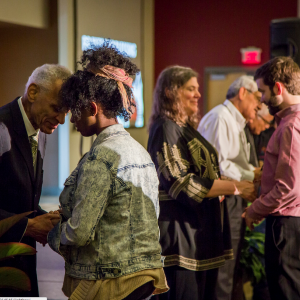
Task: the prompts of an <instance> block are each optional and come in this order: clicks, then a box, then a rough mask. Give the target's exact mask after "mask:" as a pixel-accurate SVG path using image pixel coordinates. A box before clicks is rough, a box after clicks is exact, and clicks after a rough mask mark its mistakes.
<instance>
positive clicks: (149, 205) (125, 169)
mask: <svg viewBox="0 0 300 300" xmlns="http://www.w3.org/2000/svg"><path fill="white" fill-rule="evenodd" d="M81 64H82V66H83V70H79V71H77V72H76V73H75V74H74V75H72V76H71V77H70V78H69V80H67V81H66V82H65V83H64V84H63V86H62V89H61V101H62V104H63V106H65V107H66V108H67V109H69V110H71V113H72V117H71V122H72V123H74V124H75V126H76V128H77V130H78V131H79V132H80V133H81V134H82V135H83V136H92V135H94V134H96V135H97V138H96V140H95V141H94V143H93V145H92V147H91V149H90V151H89V152H87V153H86V154H85V155H84V156H83V157H82V159H81V160H80V161H79V163H78V165H77V167H76V168H75V170H74V171H73V172H72V173H71V175H70V176H69V177H68V178H67V180H66V182H65V188H64V190H63V191H62V193H61V195H60V198H59V201H60V204H61V208H62V211H61V220H60V222H59V223H58V224H57V225H56V226H55V227H54V229H53V230H52V231H51V232H50V233H49V236H48V243H49V245H50V247H51V248H52V249H53V250H54V251H56V252H58V253H59V254H61V255H62V256H63V257H64V259H65V270H66V274H65V279H64V284H63V292H64V293H65V295H66V296H68V297H70V299H85V300H88V299H110V300H113V299H115V300H119V299H126V300H138V299H146V298H147V297H151V295H152V294H153V293H160V292H164V291H167V290H168V287H167V285H166V282H165V275H164V271H163V268H162V267H163V259H162V257H161V246H160V244H159V227H158V220H157V218H158V214H159V205H158V178H157V175H156V170H155V166H154V164H153V162H152V160H151V158H150V156H149V154H148V153H147V151H146V150H145V149H144V148H143V147H142V146H141V145H140V144H139V143H138V142H136V141H135V140H134V139H133V138H132V137H130V135H129V134H128V133H127V132H126V131H125V129H124V128H123V126H122V125H120V124H118V121H117V116H123V117H124V119H125V120H128V119H129V118H130V117H131V115H132V113H133V112H134V106H135V105H134V100H133V93H132V90H131V88H132V78H131V77H130V75H131V76H133V75H135V74H136V73H137V72H139V70H138V68H137V66H136V65H135V64H134V63H132V62H131V61H130V60H129V58H128V57H126V56H125V55H124V54H122V53H120V52H119V51H118V50H117V49H116V48H114V47H113V46H111V45H109V44H108V43H105V44H103V45H102V46H101V47H93V48H92V49H89V50H86V51H84V53H83V56H82V59H81Z"/></svg>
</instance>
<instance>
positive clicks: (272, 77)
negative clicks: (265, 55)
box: [254, 56, 300, 95]
mask: <svg viewBox="0 0 300 300" xmlns="http://www.w3.org/2000/svg"><path fill="white" fill-rule="evenodd" d="M260 78H262V79H263V82H264V84H265V85H267V86H269V88H270V90H271V91H273V87H274V85H275V82H281V83H283V84H284V86H285V88H286V89H287V91H288V92H289V93H290V94H291V95H300V69H299V66H298V65H297V63H296V62H294V61H293V59H292V58H291V57H285V56H278V57H275V58H273V59H271V60H269V61H268V62H267V63H265V64H264V65H262V66H261V67H260V68H258V69H257V70H256V72H255V75H254V80H257V79H260Z"/></svg>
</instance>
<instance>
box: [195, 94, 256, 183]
mask: <svg viewBox="0 0 300 300" xmlns="http://www.w3.org/2000/svg"><path fill="white" fill-rule="evenodd" d="M245 125H246V120H245V118H244V117H243V115H242V114H241V113H240V112H239V111H238V110H237V108H236V107H235V106H234V105H233V104H232V102H230V101H229V100H226V101H225V102H224V103H223V104H220V105H218V106H216V107H214V108H213V109H212V110H211V111H209V112H208V113H207V114H206V115H205V116H204V117H203V118H202V120H201V122H200V124H199V126H198V131H199V132H200V134H201V135H202V136H203V137H205V138H206V139H207V140H208V141H209V142H210V143H211V144H212V145H213V146H214V147H215V148H216V149H217V151H218V153H219V154H218V157H219V165H220V171H221V174H222V175H224V176H227V177H230V178H232V179H235V180H238V181H241V180H250V181H252V180H253V179H254V172H253V170H254V169H255V168H254V166H253V165H251V164H250V163H249V158H250V144H249V143H247V138H246V135H245V132H244V128H245Z"/></svg>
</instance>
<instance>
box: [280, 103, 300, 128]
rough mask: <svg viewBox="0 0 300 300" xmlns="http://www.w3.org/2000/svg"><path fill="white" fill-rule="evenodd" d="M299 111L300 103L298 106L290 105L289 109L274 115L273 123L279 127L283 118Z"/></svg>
mask: <svg viewBox="0 0 300 300" xmlns="http://www.w3.org/2000/svg"><path fill="white" fill-rule="evenodd" d="M298 111H300V103H298V104H294V105H291V106H289V107H286V108H285V109H283V110H281V111H279V112H278V113H277V114H276V115H275V121H276V123H277V124H278V125H279V123H280V121H281V120H282V119H284V118H285V117H287V116H288V115H291V114H293V113H294V112H298Z"/></svg>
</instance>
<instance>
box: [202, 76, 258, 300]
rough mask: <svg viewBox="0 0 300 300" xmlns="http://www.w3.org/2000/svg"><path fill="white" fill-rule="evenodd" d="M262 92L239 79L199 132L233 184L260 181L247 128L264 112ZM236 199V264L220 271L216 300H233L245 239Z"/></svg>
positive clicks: (232, 204) (240, 202)
mask: <svg viewBox="0 0 300 300" xmlns="http://www.w3.org/2000/svg"><path fill="white" fill-rule="evenodd" d="M259 97H260V92H258V88H257V84H256V83H255V81H254V79H253V77H252V76H246V75H244V76H241V77H239V78H238V79H236V80H235V81H234V82H233V83H232V84H231V85H230V87H229V89H228V91H227V95H226V98H227V100H225V102H224V103H223V104H220V105H218V106H216V107H215V108H213V109H212V110H211V111H209V112H208V113H207V114H206V115H205V116H204V117H203V118H202V120H201V122H200V124H199V127H198V131H199V132H200V133H201V135H202V136H204V137H205V138H206V139H207V140H208V141H209V142H210V143H211V144H212V145H213V146H214V147H215V148H216V149H217V151H218V154H219V165H220V171H221V175H222V176H223V177H227V179H228V178H230V179H232V180H237V181H241V180H249V181H253V180H255V179H257V178H259V175H260V169H259V168H255V167H254V166H253V165H251V164H250V163H249V158H250V144H248V142H247V139H246V136H245V132H244V128H245V126H246V123H247V122H252V120H253V119H255V118H256V114H257V112H258V110H259V109H260V108H261V103H260V101H259ZM239 194H240V193H239V191H238V190H237V191H236V193H235V195H232V196H228V197H226V200H225V201H226V202H227V207H228V213H229V218H230V227H231V228H230V229H231V240H232V248H233V251H234V261H228V262H227V264H226V265H225V266H224V267H221V268H220V269H219V275H218V284H217V289H216V299H218V300H221V299H222V300H223V299H224V300H225V299H226V300H229V299H232V295H233V286H234V273H235V269H237V262H238V261H239V257H240V251H241V245H242V241H243V238H244V232H245V222H244V221H243V220H242V218H241V213H243V211H244V208H245V207H246V205H247V203H246V201H245V200H244V199H243V198H241V197H240V196H239Z"/></svg>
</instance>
